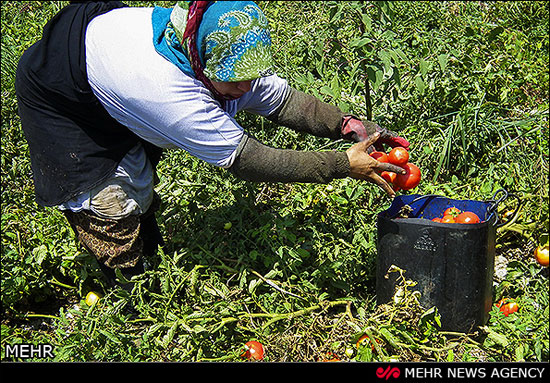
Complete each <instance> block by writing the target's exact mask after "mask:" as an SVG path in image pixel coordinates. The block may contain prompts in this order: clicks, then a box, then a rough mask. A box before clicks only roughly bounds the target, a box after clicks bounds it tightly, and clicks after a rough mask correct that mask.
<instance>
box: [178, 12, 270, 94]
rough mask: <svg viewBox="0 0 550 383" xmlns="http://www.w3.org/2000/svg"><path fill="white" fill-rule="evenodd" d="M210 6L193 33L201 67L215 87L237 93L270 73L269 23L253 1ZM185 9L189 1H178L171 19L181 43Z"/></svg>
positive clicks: (185, 14) (185, 21) (185, 22)
mask: <svg viewBox="0 0 550 383" xmlns="http://www.w3.org/2000/svg"><path fill="white" fill-rule="evenodd" d="M210 3H211V4H210V5H208V8H207V9H206V11H205V12H204V13H203V15H202V20H201V22H200V25H199V26H198V30H197V34H196V41H197V48H198V53H199V58H200V61H201V66H202V68H203V72H204V75H205V76H206V77H207V78H208V79H209V80H210V81H211V82H212V83H213V84H214V83H216V85H217V86H216V88H219V87H221V88H223V89H224V90H226V91H227V92H228V94H240V92H242V90H243V89H245V88H246V83H247V82H248V86H249V85H250V84H249V82H250V81H251V80H254V79H256V78H259V77H264V76H268V75H271V74H273V68H272V56H271V37H270V33H269V23H268V20H267V18H266V17H265V15H264V14H263V12H262V11H261V9H260V8H259V7H258V6H257V5H256V4H255V3H254V2H252V1H213V2H210ZM188 7H189V4H188V2H178V4H177V5H176V7H175V8H174V11H173V12H172V16H171V21H172V24H173V25H174V29H175V30H176V35H177V36H178V38H180V41H181V38H182V36H183V32H184V30H185V26H186V24H187V16H188V15H187V10H188ZM219 83H227V84H225V85H223V84H222V85H219Z"/></svg>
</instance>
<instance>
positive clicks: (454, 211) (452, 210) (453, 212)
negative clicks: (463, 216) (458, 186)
mask: <svg viewBox="0 0 550 383" xmlns="http://www.w3.org/2000/svg"><path fill="white" fill-rule="evenodd" d="M460 213H462V211H460V209H458V208H456V207H454V206H453V207H449V208H447V209H446V210H445V211H444V212H443V215H452V216H453V217H456V216H457V215H459V214H460Z"/></svg>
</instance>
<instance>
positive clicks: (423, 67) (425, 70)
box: [420, 58, 430, 77]
mask: <svg viewBox="0 0 550 383" xmlns="http://www.w3.org/2000/svg"><path fill="white" fill-rule="evenodd" d="M429 66H430V64H429V63H428V62H427V61H426V60H424V59H423V58H421V59H420V73H421V74H422V77H426V73H428V69H429Z"/></svg>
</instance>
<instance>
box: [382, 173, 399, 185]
mask: <svg viewBox="0 0 550 383" xmlns="http://www.w3.org/2000/svg"><path fill="white" fill-rule="evenodd" d="M380 176H382V178H383V179H385V180H386V182H388V183H390V184H393V183H394V181H395V177H397V174H395V173H394V172H387V171H385V170H384V171H383V172H382V173H380Z"/></svg>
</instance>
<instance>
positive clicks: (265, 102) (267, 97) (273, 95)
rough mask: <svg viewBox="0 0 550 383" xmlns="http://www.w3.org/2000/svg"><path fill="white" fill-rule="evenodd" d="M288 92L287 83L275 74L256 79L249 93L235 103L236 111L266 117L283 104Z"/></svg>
mask: <svg viewBox="0 0 550 383" xmlns="http://www.w3.org/2000/svg"><path fill="white" fill-rule="evenodd" d="M289 91H290V87H289V85H288V82H287V81H286V80H285V79H283V78H281V77H279V76H277V75H276V74H273V75H271V76H267V77H261V78H258V79H256V80H253V81H252V86H251V89H250V91H249V92H247V93H246V94H245V95H243V96H242V97H241V98H239V100H238V101H237V110H239V111H241V110H244V111H246V112H249V113H253V114H257V115H260V116H263V117H267V116H269V115H271V114H272V113H273V112H274V111H276V110H277V109H278V108H279V107H280V106H281V105H282V104H283V102H284V101H285V100H286V97H287V96H288V93H289Z"/></svg>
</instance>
